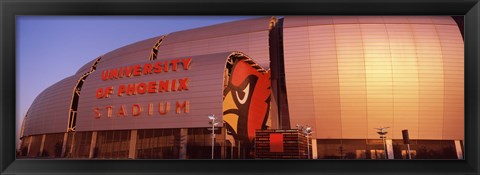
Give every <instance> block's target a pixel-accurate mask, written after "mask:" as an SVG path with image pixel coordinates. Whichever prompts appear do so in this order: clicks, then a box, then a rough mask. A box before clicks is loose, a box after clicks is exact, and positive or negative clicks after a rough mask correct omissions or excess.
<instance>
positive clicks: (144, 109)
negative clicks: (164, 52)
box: [76, 52, 230, 131]
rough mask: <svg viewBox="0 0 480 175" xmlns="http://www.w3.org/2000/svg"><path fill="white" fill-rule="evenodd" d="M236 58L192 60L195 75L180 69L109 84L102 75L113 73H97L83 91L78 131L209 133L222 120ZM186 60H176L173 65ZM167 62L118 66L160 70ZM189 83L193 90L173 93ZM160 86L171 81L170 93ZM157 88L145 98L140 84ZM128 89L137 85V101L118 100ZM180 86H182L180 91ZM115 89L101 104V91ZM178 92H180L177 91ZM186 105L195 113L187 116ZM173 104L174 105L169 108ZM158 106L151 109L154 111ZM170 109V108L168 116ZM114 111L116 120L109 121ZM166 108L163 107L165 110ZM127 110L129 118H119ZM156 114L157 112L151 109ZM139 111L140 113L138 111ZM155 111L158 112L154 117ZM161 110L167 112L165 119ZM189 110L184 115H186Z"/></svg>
mask: <svg viewBox="0 0 480 175" xmlns="http://www.w3.org/2000/svg"><path fill="white" fill-rule="evenodd" d="M229 55H230V52H227V53H218V54H210V55H201V56H192V57H188V58H191V63H190V68H189V70H183V68H182V66H180V65H179V67H178V70H177V71H173V70H170V71H169V72H162V73H158V74H157V73H152V74H148V75H141V76H131V77H126V76H125V77H123V78H119V79H109V80H103V79H102V74H103V73H104V71H106V70H109V69H101V68H99V69H97V71H95V72H94V73H92V74H91V75H90V76H89V77H88V79H87V80H86V81H87V82H86V83H85V85H84V86H83V88H82V95H81V98H80V100H79V106H78V116H77V128H76V130H77V131H96V130H123V129H141V128H194V127H209V123H208V118H207V117H206V116H208V115H209V114H215V115H216V116H222V92H223V91H222V88H223V73H224V69H225V64H226V60H227V57H228V56H229ZM176 59H186V57H182V58H172V59H169V60H176ZM164 61H166V60H155V61H141V62H135V63H127V64H125V65H120V64H117V66H118V67H125V66H132V65H142V66H143V65H145V64H154V63H156V62H162V63H163V62H164ZM185 78H188V85H187V86H188V90H181V91H173V90H172V89H171V88H170V87H171V86H172V84H173V82H174V81H175V82H176V83H177V84H178V83H179V80H180V79H185ZM160 81H164V82H165V81H170V82H169V88H168V89H169V91H168V92H167V91H163V92H159V88H158V87H159V86H158V84H160ZM150 82H155V83H156V84H157V88H156V90H155V91H154V92H145V93H144V94H140V91H139V89H138V88H139V85H140V83H145V84H149V83H150ZM121 85H125V87H126V88H128V85H132V87H133V85H136V86H137V87H136V91H137V92H136V93H137V94H136V95H127V92H125V93H123V94H122V96H119V95H118V92H119V87H120V86H121ZM178 86H179V85H177V87H178ZM106 87H113V91H114V93H113V94H111V95H110V97H109V98H101V99H98V98H97V97H96V91H97V90H98V89H99V88H106ZM177 87H175V89H177ZM177 101H178V102H179V103H180V104H181V105H183V102H184V101H188V103H189V106H190V107H189V109H188V111H187V112H184V111H180V113H177V111H176V102H177ZM167 103H169V105H168V104H167ZM150 104H151V105H152V106H149V105H150ZM134 105H139V106H140V109H141V112H139V113H140V114H139V115H137V116H134V115H133V113H134V112H133V111H132V110H133V106H134ZM165 105H168V106H170V109H169V110H168V111H165V110H166V107H165ZM109 106H111V107H112V109H111V112H112V114H111V117H108V114H107V113H108V110H109V109H107V108H108V107H109ZM160 106H161V107H160ZM121 107H124V108H125V110H124V112H125V115H118V113H119V110H121V109H120V108H121ZM95 108H99V110H98V112H99V113H100V114H101V116H100V117H98V118H97V117H96V114H95V111H94V109H95ZM149 108H151V109H149ZM135 110H136V109H135ZM150 110H152V111H150ZM159 110H162V113H166V114H161V113H160V112H159ZM182 110H183V109H182ZM150 112H151V114H149V113H150Z"/></svg>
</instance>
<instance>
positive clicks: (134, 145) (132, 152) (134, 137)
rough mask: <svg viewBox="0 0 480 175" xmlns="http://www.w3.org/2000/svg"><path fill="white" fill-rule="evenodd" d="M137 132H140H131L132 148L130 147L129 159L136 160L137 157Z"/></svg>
mask: <svg viewBox="0 0 480 175" xmlns="http://www.w3.org/2000/svg"><path fill="white" fill-rule="evenodd" d="M137 132H138V130H136V129H134V130H132V131H130V146H129V147H128V158H129V159H135V158H136V156H137Z"/></svg>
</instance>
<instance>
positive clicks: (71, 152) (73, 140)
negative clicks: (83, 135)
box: [69, 132, 75, 156]
mask: <svg viewBox="0 0 480 175" xmlns="http://www.w3.org/2000/svg"><path fill="white" fill-rule="evenodd" d="M74 145H75V132H73V135H72V144H70V152H69V155H70V156H72V154H73V148H74V147H73V146H74Z"/></svg>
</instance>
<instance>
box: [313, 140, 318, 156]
mask: <svg viewBox="0 0 480 175" xmlns="http://www.w3.org/2000/svg"><path fill="white" fill-rule="evenodd" d="M312 159H318V152H317V139H312Z"/></svg>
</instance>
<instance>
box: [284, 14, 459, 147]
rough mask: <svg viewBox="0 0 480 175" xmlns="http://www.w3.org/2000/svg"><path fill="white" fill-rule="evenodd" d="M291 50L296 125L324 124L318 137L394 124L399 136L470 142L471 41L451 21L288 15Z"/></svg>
mask: <svg viewBox="0 0 480 175" xmlns="http://www.w3.org/2000/svg"><path fill="white" fill-rule="evenodd" d="M306 43H308V44H306ZM284 52H285V72H286V75H285V76H286V83H287V95H288V100H289V108H290V109H289V110H290V116H291V119H292V122H291V124H292V126H294V125H295V124H296V123H301V122H312V121H316V126H315V127H314V130H315V131H316V132H315V133H314V134H315V135H316V137H317V138H377V137H378V135H377V134H376V133H375V130H374V129H373V128H374V127H380V126H390V127H391V129H390V133H389V135H388V137H389V138H393V139H400V138H401V130H402V129H409V131H410V133H411V134H410V135H411V138H412V139H460V140H463V137H464V133H463V131H464V130H463V123H464V122H463V121H464V119H463V118H464V116H463V98H464V93H463V60H464V58H463V40H462V38H461V35H460V32H459V30H458V27H457V26H456V24H455V22H454V21H453V20H452V19H451V17H449V16H435V17H430V16H421V17H418V16H415V17H409V16H395V17H388V16H383V17H380V16H360V17H355V16H351V17H348V16H333V17H331V16H317V17H312V16H310V17H292V18H291V17H286V18H285V23H284ZM335 73H337V74H335ZM299 84H301V86H299ZM310 86H311V87H313V88H309V87H310ZM309 94H310V95H309ZM337 94H338V95H337ZM305 103H307V104H308V103H313V104H312V105H304V104H305ZM312 109H314V111H312ZM332 130H334V131H332Z"/></svg>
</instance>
